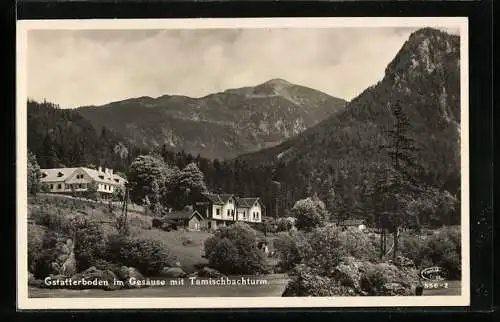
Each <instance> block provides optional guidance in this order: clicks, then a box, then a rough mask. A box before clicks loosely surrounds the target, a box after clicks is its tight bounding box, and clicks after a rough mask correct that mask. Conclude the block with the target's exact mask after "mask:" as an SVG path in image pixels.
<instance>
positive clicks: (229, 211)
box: [227, 209, 231, 217]
mask: <svg viewBox="0 0 500 322" xmlns="http://www.w3.org/2000/svg"><path fill="white" fill-rule="evenodd" d="M227 216H228V217H229V216H231V210H229V209H228V210H227Z"/></svg>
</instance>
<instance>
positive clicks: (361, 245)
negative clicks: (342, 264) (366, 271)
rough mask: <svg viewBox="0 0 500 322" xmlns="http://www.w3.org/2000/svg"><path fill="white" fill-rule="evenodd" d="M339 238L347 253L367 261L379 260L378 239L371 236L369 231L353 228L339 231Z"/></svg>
mask: <svg viewBox="0 0 500 322" xmlns="http://www.w3.org/2000/svg"><path fill="white" fill-rule="evenodd" d="M339 239H340V243H341V245H342V246H341V247H342V248H343V249H344V251H345V253H346V255H349V256H352V257H354V258H358V259H361V260H365V261H371V262H376V261H378V259H379V256H378V255H379V250H378V248H377V240H374V239H372V238H370V236H369V235H368V234H367V233H364V232H362V231H360V230H359V229H355V228H351V229H347V230H345V231H341V232H339Z"/></svg>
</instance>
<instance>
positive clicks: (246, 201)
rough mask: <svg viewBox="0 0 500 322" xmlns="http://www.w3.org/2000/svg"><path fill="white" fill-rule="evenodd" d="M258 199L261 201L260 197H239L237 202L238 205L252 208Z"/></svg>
mask: <svg viewBox="0 0 500 322" xmlns="http://www.w3.org/2000/svg"><path fill="white" fill-rule="evenodd" d="M256 201H259V198H258V197H250V198H238V199H237V200H236V204H237V205H238V207H242V208H250V207H252V206H253V204H254V203H255V202H256Z"/></svg>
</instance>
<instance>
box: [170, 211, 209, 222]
mask: <svg viewBox="0 0 500 322" xmlns="http://www.w3.org/2000/svg"><path fill="white" fill-rule="evenodd" d="M193 216H199V217H200V218H202V217H201V215H200V213H199V212H198V211H196V210H194V211H186V210H181V211H173V212H168V213H167V214H166V215H165V216H164V217H163V220H178V219H191V217H193Z"/></svg>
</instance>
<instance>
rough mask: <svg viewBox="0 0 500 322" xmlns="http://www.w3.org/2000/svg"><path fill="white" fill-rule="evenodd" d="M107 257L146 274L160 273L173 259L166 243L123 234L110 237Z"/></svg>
mask: <svg viewBox="0 0 500 322" xmlns="http://www.w3.org/2000/svg"><path fill="white" fill-rule="evenodd" d="M106 258H107V260H108V261H109V262H111V263H116V264H119V265H120V266H122V265H124V266H128V267H135V268H136V269H138V270H139V271H140V272H141V273H142V274H144V275H146V276H156V275H159V274H160V272H161V271H162V269H163V268H164V267H165V266H168V264H169V262H171V261H172V260H173V258H171V256H170V254H169V252H168V250H167V248H166V247H164V245H163V244H162V243H161V242H160V241H157V240H152V239H140V238H134V239H130V238H128V237H125V236H121V235H111V236H109V237H108V243H107V247H106Z"/></svg>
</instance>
